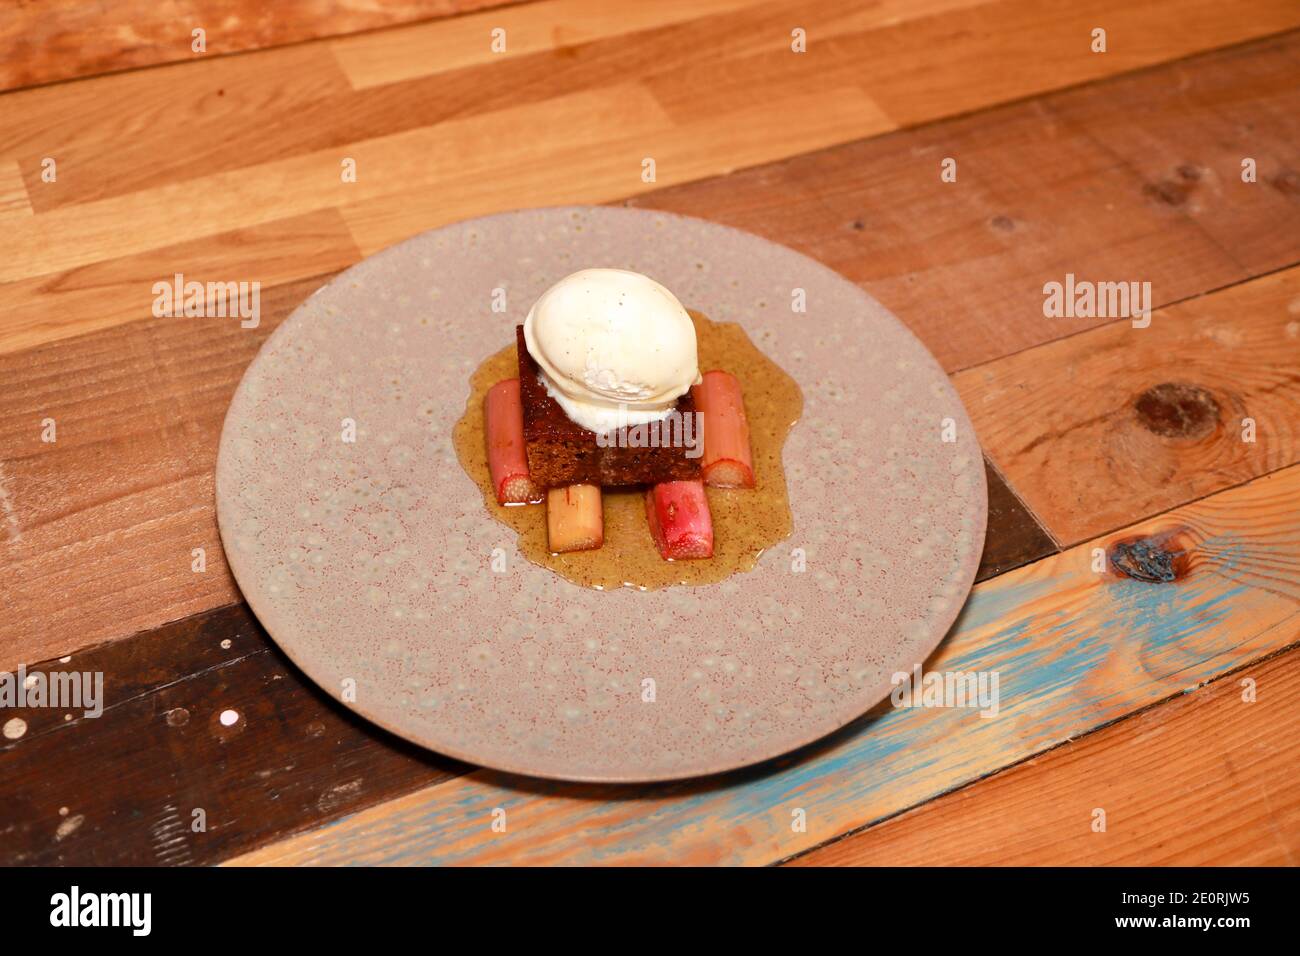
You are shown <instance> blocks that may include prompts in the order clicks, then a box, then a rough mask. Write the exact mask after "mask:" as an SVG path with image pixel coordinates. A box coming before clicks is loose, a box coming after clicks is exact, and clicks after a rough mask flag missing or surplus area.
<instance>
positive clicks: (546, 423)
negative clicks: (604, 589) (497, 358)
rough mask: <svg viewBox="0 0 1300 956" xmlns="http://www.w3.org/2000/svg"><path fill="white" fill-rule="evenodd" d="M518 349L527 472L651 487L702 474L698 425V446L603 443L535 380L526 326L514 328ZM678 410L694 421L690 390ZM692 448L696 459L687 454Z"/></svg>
mask: <svg viewBox="0 0 1300 956" xmlns="http://www.w3.org/2000/svg"><path fill="white" fill-rule="evenodd" d="M515 341H516V344H517V347H518V350H519V396H520V401H521V402H522V404H523V406H524V443H525V444H526V445H527V447H528V472H529V475H530V477H531V478H532V479H533V481H535V482H537V483H538V484H540V485H542V486H543V487H545V488H555V487H558V486H562V485H574V484H579V483H590V484H597V485H650V484H657V483H658V482H661V481H684V480H687V479H691V478H698V477H700V458H699V456H698V454H697V453H698V450H699V448H700V447H701V446H700V445H699V444H698V442H699V441H701V440H702V435H701V434H700V432H699V430H698V429H697V430H696V431H695V432H693V434H694V436H695V439H696V447H695V449H694V450H692V449H689V448H686V447H683V446H681V445H680V444H679V445H670V444H668V443H661V444H660V445H658V446H656V447H649V448H629V447H621V446H617V445H606V446H604V447H602V446H601V445H600V444H599V443H598V441H597V439H596V433H595V432H592V431H588V430H587V429H585V428H583V427H582V426H581V425H579V424H577V423H576V422H574V421H573V420H572V419H570V418H569V416H568V415H566V414H565V413H564V409H563V408H561V407H560V404H559V402H557V401H556V400H555V399H553V398H551V396H550V395H547V394H546V387H545V386H544V385H543V384H542V383H541V382H540V381H538V379H537V363H536V362H534V361H533V357H532V356H531V355H529V354H528V348H527V346H525V345H524V327H523V326H522V325H520V326H516V328H515ZM677 412H678V414H680V415H682V416H683V418H684V417H685V416H687V415H689V416H691V420H692V421H695V417H694V416H695V400H694V399H693V398H692V397H691V393H690V392H687V393H686V394H685V395H683V396H682V397H681V398H680V399H678V400H677ZM688 452H690V453H691V454H693V455H696V457H693V458H692V457H688V455H687V453H688Z"/></svg>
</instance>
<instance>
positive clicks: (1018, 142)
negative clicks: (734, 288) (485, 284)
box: [627, 33, 1300, 371]
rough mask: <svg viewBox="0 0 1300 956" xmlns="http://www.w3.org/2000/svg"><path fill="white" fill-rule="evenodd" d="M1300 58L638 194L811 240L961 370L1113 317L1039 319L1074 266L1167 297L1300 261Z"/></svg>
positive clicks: (1239, 64) (1214, 67) (1226, 64)
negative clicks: (1249, 171)
mask: <svg viewBox="0 0 1300 956" xmlns="http://www.w3.org/2000/svg"><path fill="white" fill-rule="evenodd" d="M1298 58H1300V33H1291V34H1287V35H1286V36H1283V37H1279V38H1276V39H1270V40H1265V41H1260V42H1257V43H1252V44H1249V45H1246V46H1242V47H1240V48H1235V49H1230V50H1224V51H1219V52H1215V53H1210V54H1206V55H1204V56H1201V57H1198V58H1196V59H1194V60H1189V61H1185V62H1182V63H1177V64H1171V65H1168V66H1164V67H1159V68H1156V69H1151V70H1147V71H1144V72H1141V73H1137V74H1133V75H1130V76H1121V77H1118V78H1115V79H1110V80H1106V81H1104V82H1099V83H1095V84H1092V85H1089V86H1086V87H1082V88H1079V89H1074V90H1068V91H1065V92H1062V93H1056V94H1052V95H1048V96H1043V97H1039V98H1037V99H1034V100H1032V101H1029V102H1025V103H1017V104H1014V105H1011V106H1005V107H1000V108H998V109H993V110H989V111H986V112H981V113H978V114H975V115H971V116H967V117H962V118H959V119H955V120H951V121H947V122H943V123H937V124H934V125H931V126H925V127H922V128H919V129H914V130H908V131H902V132H897V133H892V134H889V135H885V136H881V137H877V138H875V139H871V140H866V141H862V142H857V143H852V144H849V145H846V146H841V147H835V148H832V149H827V150H823V151H821V152H818V153H813V154H810V155H805V156H798V157H795V158H793V159H789V160H786V161H784V162H781V163H774V164H770V165H767V166H762V167H758V168H755V169H750V170H746V171H743V172H739V173H735V174H733V175H730V176H726V177H723V178H716V179H711V180H706V181H703V182H699V183H692V184H688V185H684V186H676V187H672V188H669V189H663V190H660V191H658V192H654V193H650V194H648V195H645V196H640V197H637V198H635V199H631V200H628V201H627V205H631V206H639V207H645V208H654V209H665V210H669V211H673V212H679V213H683V214H687V215H696V216H705V217H707V218H709V219H713V220H716V221H720V222H725V223H727V224H729V225H733V226H737V227H739V228H741V229H746V230H749V231H751V232H755V233H758V234H760V235H764V236H767V237H768V238H771V239H773V240H775V241H778V242H782V243H784V244H786V245H789V246H792V247H794V248H796V249H799V250H800V251H803V252H806V253H808V254H809V255H811V256H812V257H813V258H815V259H818V260H819V261H821V262H823V263H825V264H827V265H829V266H831V267H832V268H834V269H836V270H837V271H839V272H841V273H842V274H844V275H845V276H847V277H848V278H850V279H852V280H853V281H855V282H858V283H859V284H861V285H862V286H863V287H864V288H865V289H866V290H867V291H868V292H870V293H872V294H873V295H874V296H875V297H876V298H878V299H879V300H880V301H881V302H883V303H884V304H885V305H886V306H887V307H889V308H890V309H891V310H892V311H893V312H894V313H895V314H897V315H898V316H899V317H900V318H901V319H902V320H903V321H904V322H905V323H907V324H908V325H909V326H910V327H911V328H912V330H913V331H914V332H916V334H917V335H918V336H920V338H921V339H922V341H924V342H925V344H926V345H927V346H928V347H929V348H930V350H931V351H932V352H934V354H935V355H936V356H937V357H938V358H939V360H940V361H941V362H942V363H943V364H944V366H945V367H946V368H948V369H949V370H950V371H952V370H957V369H962V368H966V367H968V366H971V365H977V364H980V363H982V362H987V361H990V360H992V359H995V358H998V357H1001V356H1004V355H1007V354H1010V353H1012V352H1016V351H1019V350H1021V349H1025V348H1029V347H1032V346H1034V345H1037V344H1040V343H1043V342H1047V341H1050V340H1053V339H1057V338H1061V337H1063V336H1066V335H1070V334H1073V333H1076V332H1079V331H1082V330H1083V329H1086V328H1089V327H1092V326H1095V325H1098V324H1101V323H1103V322H1105V321H1107V320H1106V319H1102V318H1087V317H1079V318H1060V319H1048V318H1045V317H1044V314H1043V301H1044V295H1043V286H1044V284H1045V283H1047V282H1050V281H1057V282H1060V281H1063V280H1064V278H1065V276H1066V274H1067V273H1074V274H1075V275H1076V276H1077V277H1078V278H1079V279H1081V280H1089V281H1125V280H1139V281H1147V282H1150V283H1151V291H1152V298H1153V300H1154V301H1153V303H1152V304H1153V305H1154V306H1157V307H1158V306H1161V305H1164V304H1167V303H1170V302H1175V301H1179V300H1182V299H1186V298H1189V297H1191V296H1195V295H1200V294H1202V293H1205V292H1207V291H1210V290H1212V289H1216V288H1220V287H1223V286H1227V285H1231V284H1232V283H1235V282H1240V281H1242V280H1244V279H1248V278H1251V277H1254V276H1258V275H1262V274H1264V273H1267V272H1270V271H1272V270H1275V269H1278V268H1281V267H1284V266H1288V265H1291V264H1293V263H1295V262H1298V261H1300V201H1297V199H1298V197H1300V185H1298V184H1300V166H1297V160H1296V157H1297V155H1300V83H1297V82H1296V75H1297V67H1296V63H1297V59H1298ZM948 157H951V158H953V159H955V160H956V162H957V181H956V182H952V183H944V182H941V181H940V178H939V176H940V163H941V162H942V161H943V160H944V159H945V158H948ZM1244 157H1251V158H1254V159H1255V160H1256V162H1257V165H1258V182H1256V183H1243V182H1242V181H1241V172H1242V166H1241V164H1242V159H1243V158H1244Z"/></svg>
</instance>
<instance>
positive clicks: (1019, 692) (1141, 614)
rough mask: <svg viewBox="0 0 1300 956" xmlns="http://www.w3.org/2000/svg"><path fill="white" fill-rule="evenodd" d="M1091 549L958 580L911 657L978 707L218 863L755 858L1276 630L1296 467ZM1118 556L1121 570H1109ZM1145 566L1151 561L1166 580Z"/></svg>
mask: <svg viewBox="0 0 1300 956" xmlns="http://www.w3.org/2000/svg"><path fill="white" fill-rule="evenodd" d="M1095 546H1096V547H1100V548H1103V549H1105V551H1108V552H1111V553H1113V554H1114V555H1115V556H1116V558H1117V559H1118V560H1117V561H1116V562H1107V565H1106V568H1107V570H1104V571H1103V572H1101V573H1098V572H1096V571H1094V570H1093V569H1092V568H1093V561H1094V560H1095V558H1094V554H1093V546H1092V545H1084V546H1081V547H1078V548H1075V549H1073V550H1071V551H1067V552H1064V553H1062V554H1059V555H1056V556H1054V557H1050V558H1046V559H1044V560H1042V561H1039V562H1037V563H1035V564H1032V565H1029V566H1028V567H1024V568H1021V569H1019V570H1017V571H1012V572H1010V573H1008V574H1004V575H1002V576H1000V577H997V578H995V579H993V580H992V581H988V582H986V583H984V584H981V585H978V586H977V587H976V588H975V591H974V593H973V595H972V598H971V600H970V602H969V603H968V604H967V606H966V609H965V610H964V612H963V614H962V616H961V618H960V619H959V621H958V623H957V625H956V626H955V628H954V631H953V633H952V634H950V635H949V637H948V639H947V640H946V641H945V643H944V644H943V645H942V646H941V647H940V649H939V650H938V651H937V652H936V654H935V655H934V656H933V657H932V658H931V660H930V661H929V662H928V663H927V667H926V671H927V672H945V673H947V672H956V671H961V672H972V671H973V672H977V673H979V672H983V673H985V674H986V675H988V679H990V680H991V675H992V674H993V673H997V674H998V675H999V701H998V711H997V715H996V716H993V717H987V718H986V717H981V716H980V715H979V712H977V711H976V710H974V709H966V708H954V707H897V708H896V707H893V706H891V705H890V704H889V703H888V702H886V703H885V704H884V705H882V706H881V707H879V708H877V709H876V710H874V711H873V712H872V713H871V714H870V715H869V716H868V717H866V718H864V719H863V720H860V721H858V722H856V723H855V724H854V725H852V726H850V727H849V728H846V729H845V730H844V731H841V732H839V733H837V734H835V735H833V736H832V737H831V738H829V739H827V740H825V741H822V742H821V743H819V744H816V745H813V746H812V747H809V748H806V749H805V750H804V751H801V752H800V753H798V754H796V755H794V756H792V757H789V758H785V759H782V760H779V761H776V762H774V763H772V764H769V765H767V766H765V767H760V768H755V769H753V770H749V771H742V772H740V773H737V774H732V775H728V776H727V777H724V778H722V779H710V780H704V781H691V782H686V783H680V784H674V785H670V786H663V787H636V788H609V787H596V786H575V785H566V784H558V783H554V784H552V783H541V784H536V783H529V784H528V785H527V786H520V785H519V781H517V780H516V779H513V778H510V777H508V776H506V775H502V774H498V773H493V772H488V771H475V772H474V773H472V774H469V775H467V776H464V777H459V778H457V779H455V780H451V781H447V782H446V783H444V784H441V785H438V786H434V787H427V788H424V789H422V790H419V791H416V792H414V793H411V794H409V795H407V796H405V797H400V798H397V799H395V800H391V801H388V802H387V803H385V804H380V805H378V806H375V807H372V808H371V809H369V810H365V811H362V812H360V813H357V814H355V815H353V816H350V817H347V818H345V819H343V820H340V821H339V822H337V823H334V824H331V825H329V826H327V827H323V828H320V829H317V830H313V831H309V832H306V833H303V834H300V835H298V836H296V837H292V838H289V839H287V840H283V841H280V842H278V843H275V844H271V845H269V846H266V847H262V848H261V849H258V850H256V851H253V852H252V853H249V854H246V855H244V856H242V857H239V858H237V859H236V860H234V861H233V862H235V863H239V864H291V863H313V864H316V863H342V862H349V863H372V864H373V863H458V864H467V863H492V862H496V863H500V862H509V863H515V864H525V863H526V864H539V865H557V864H582V863H690V864H715V863H733V864H734V863H769V862H774V861H777V860H780V859H784V858H786V857H789V856H792V855H794V854H797V853H799V852H800V851H803V850H806V849H809V848H811V847H813V846H816V845H818V844H819V843H822V842H824V841H826V840H828V839H831V838H833V837H835V836H837V835H839V834H841V833H845V832H847V831H849V830H852V829H856V828H859V827H863V826H866V825H868V824H871V823H873V822H876V821H879V820H881V819H883V818H885V817H888V816H892V815H894V814H897V813H899V812H900V811H903V810H905V809H907V808H909V807H912V806H915V805H917V804H919V803H922V802H924V801H926V800H928V799H930V798H932V797H934V796H937V795H938V794H941V793H944V792H946V791H948V790H951V789H954V788H955V787H958V786H961V785H962V784H965V783H969V782H970V781H972V780H976V779H978V778H980V777H982V776H985V775H987V774H988V773H991V772H993V771H995V770H998V769H1000V768H1002V767H1005V766H1007V765H1008V764H1010V763H1013V762H1015V761H1018V760H1021V759H1024V758H1027V757H1030V756H1032V755H1034V754H1037V753H1041V752H1043V751H1045V750H1047V749H1049V748H1051V747H1053V746H1056V745H1058V744H1060V743H1062V742H1064V741H1066V740H1070V739H1072V738H1075V737H1079V736H1081V735H1083V734H1086V733H1088V732H1089V731H1092V730H1095V729H1097V728H1099V727H1102V726H1104V725H1105V724H1107V723H1110V722H1111V721H1114V720H1116V719H1118V718H1120V717H1123V716H1124V715H1126V714H1130V713H1132V712H1134V711H1136V710H1139V709H1141V708H1143V707H1146V706H1148V705H1150V704H1153V703H1156V702H1158V701H1161V700H1165V699H1168V698H1170V697H1173V696H1177V695H1180V694H1183V693H1186V692H1188V691H1190V690H1192V689H1194V688H1196V687H1198V686H1199V685H1201V684H1203V683H1205V682H1207V681H1210V680H1213V679H1214V678H1215V677H1217V676H1219V675H1222V674H1225V673H1229V672H1230V671H1232V670H1233V669H1235V668H1238V667H1241V666H1243V665H1245V664H1248V663H1250V662H1251V661H1254V660H1256V659H1258V658H1259V657H1261V656H1264V655H1266V654H1270V653H1272V652H1275V651H1277V650H1280V649H1282V648H1284V647H1288V646H1290V645H1291V644H1293V643H1294V641H1295V639H1296V633H1295V619H1296V615H1297V613H1300V468H1291V469H1288V470H1286V471H1284V472H1281V473H1278V474H1275V475H1270V476H1268V477H1265V478H1260V479H1257V480H1255V481H1253V482H1251V483H1250V484H1248V485H1243V486H1240V487H1237V488H1233V489H1231V490H1229V491H1225V492H1223V493H1221V494H1219V495H1216V496H1213V497H1211V498H1207V499H1204V500H1202V501H1199V502H1196V503H1195V504H1192V505H1188V506H1186V507H1184V508H1180V509H1178V510H1177V511H1174V512H1170V513H1168V514H1166V515H1162V516H1161V517H1160V518H1158V519H1155V520H1153V521H1149V522H1144V523H1143V524H1141V525H1138V526H1135V527H1133V528H1130V529H1128V530H1127V531H1126V532H1124V533H1123V534H1121V535H1116V536H1113V537H1109V538H1106V539H1103V540H1100V541H1098V542H1096V543H1095ZM1137 552H1140V553H1142V554H1143V555H1144V557H1143V559H1142V561H1141V562H1138V563H1135V562H1134V561H1133V560H1131V559H1124V555H1126V554H1128V555H1131V554H1133V553H1137ZM1146 566H1155V567H1158V566H1167V567H1168V568H1169V569H1171V570H1172V571H1173V577H1172V580H1163V579H1162V578H1161V577H1160V576H1159V575H1153V574H1148V573H1143V567H1146ZM1117 568H1128V571H1129V573H1124V572H1121V571H1120V570H1117ZM495 808H501V809H502V810H504V811H505V814H506V830H505V832H494V829H493V828H492V827H490V826H489V825H488V824H489V822H490V821H491V819H492V813H493V810H494V809H495ZM801 823H802V826H800V824H801Z"/></svg>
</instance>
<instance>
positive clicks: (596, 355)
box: [524, 269, 700, 432]
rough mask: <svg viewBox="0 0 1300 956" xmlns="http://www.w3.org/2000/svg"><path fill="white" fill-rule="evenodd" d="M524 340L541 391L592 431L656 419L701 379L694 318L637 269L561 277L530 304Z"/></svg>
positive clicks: (599, 270) (671, 295) (587, 271)
mask: <svg viewBox="0 0 1300 956" xmlns="http://www.w3.org/2000/svg"><path fill="white" fill-rule="evenodd" d="M524 342H525V344H526V345H527V346H528V353H529V354H530V355H531V356H532V357H533V360H534V361H535V362H536V363H537V365H538V367H539V368H540V369H541V379H542V383H543V384H544V385H545V386H546V389H547V392H548V393H549V394H550V395H551V397H553V398H554V399H555V400H556V401H557V402H558V403H559V404H560V407H561V408H563V409H564V411H565V414H567V415H568V416H569V418H571V419H572V420H573V421H575V422H577V423H578V424H579V425H581V426H582V427H583V428H586V429H589V430H590V431H594V432H608V431H611V430H613V429H615V428H619V427H622V426H625V425H640V424H644V423H646V422H651V421H656V420H658V419H662V418H664V417H665V416H666V415H667V414H668V413H669V412H670V411H672V409H673V406H674V405H675V404H676V402H677V399H678V398H680V397H681V396H682V395H683V394H684V393H685V392H686V390H687V389H689V388H690V387H691V386H692V385H696V384H698V383H699V381H700V369H699V360H698V358H697V356H696V346H695V324H694V323H693V322H692V321H691V317H690V316H689V315H688V314H687V312H686V310H685V309H684V308H682V304H681V303H680V302H678V301H677V297H676V296H674V295H673V294H672V293H671V292H669V291H668V290H667V289H665V288H664V287H663V286H661V285H660V284H659V283H658V282H655V281H654V279H651V278H650V277H649V276H644V275H641V273H639V272H629V271H627V270H625V269H583V270H582V271H581V272H575V273H573V274H572V275H570V276H565V277H564V278H563V279H561V280H560V281H559V282H557V283H555V285H553V286H551V287H550V288H549V289H547V290H546V291H545V292H543V293H542V294H541V296H540V297H539V298H538V300H537V301H536V302H535V303H533V307H532V309H530V310H529V312H528V317H527V318H526V319H524Z"/></svg>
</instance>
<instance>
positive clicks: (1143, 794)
mask: <svg viewBox="0 0 1300 956" xmlns="http://www.w3.org/2000/svg"><path fill="white" fill-rule="evenodd" d="M1245 681H1252V682H1253V683H1254V692H1255V694H1256V695H1257V697H1256V699H1255V701H1254V702H1247V701H1246V700H1245V699H1244V698H1243V695H1244V694H1245V693H1246V691H1247V689H1246V687H1244V686H1243V682H1245ZM1297 699H1300V651H1294V650H1293V651H1289V652H1287V653H1286V654H1285V655H1284V656H1282V657H1278V658H1274V659H1273V660H1269V661H1264V662H1261V663H1258V664H1254V665H1251V666H1250V667H1247V668H1245V669H1244V670H1241V671H1238V672H1237V673H1235V674H1233V675H1231V676H1230V677H1225V678H1223V679H1222V680H1219V681H1216V682H1215V683H1214V684H1211V685H1210V686H1209V687H1207V688H1205V689H1204V690H1202V691H1200V692H1198V693H1195V694H1189V695H1187V696H1186V697H1180V698H1176V699H1174V700H1171V701H1169V702H1168V703H1165V704H1162V705H1160V706H1159V707H1156V708H1153V709H1152V710H1149V711H1146V712H1144V713H1141V714H1137V715H1136V716H1134V717H1131V718H1130V719H1128V720H1126V721H1123V722H1121V723H1118V724H1115V725H1113V726H1111V727H1107V728H1105V729H1103V730H1100V731H1098V732H1097V733H1095V734H1092V735H1090V736H1088V737H1085V738H1084V739H1083V740H1080V741H1074V742H1071V743H1068V744H1066V745H1065V746H1063V747H1061V748H1060V749H1058V750H1053V751H1051V752H1049V753H1047V754H1044V755H1043V756H1042V757H1038V758H1036V759H1034V760H1030V761H1029V762H1027V763H1025V764H1022V765H1020V766H1017V767H1013V768H1012V769H1010V770H1008V771H1006V772H1004V773H1001V774H998V775H997V776H995V777H991V778H989V779H988V780H982V781H980V782H978V783H975V784H972V785H971V786H970V787H967V788H965V789H963V790H958V791H957V792H956V793H951V794H946V795H944V796H942V797H939V798H938V799H937V800H932V801H930V802H929V803H927V804H926V805H925V806H923V807H921V808H919V809H917V810H913V811H911V812H910V813H906V814H904V815H903V816H901V817H897V818H895V819H893V820H887V821H885V822H884V823H881V824H879V825H877V826H874V827H872V828H870V829H869V830H865V831H863V832H862V833H857V834H854V835H853V836H851V837H848V838H847V839H844V840H839V841H837V842H835V843H831V844H828V845H827V846H824V847H821V848H819V849H817V850H814V851H813V852H812V853H809V854H806V855H804V856H800V857H798V858H796V859H795V860H793V861H792V863H793V864H794V865H796V866H862V865H867V866H871V865H886V866H1043V865H1051V866H1296V865H1297V864H1300V708H1297V707H1296V706H1295V701H1296V700H1297ZM1207 731H1212V732H1207ZM1098 809H1100V810H1102V811H1104V812H1105V827H1106V828H1105V831H1104V832H1098V831H1096V830H1094V829H1093V824H1094V811H1096V810H1098Z"/></svg>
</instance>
